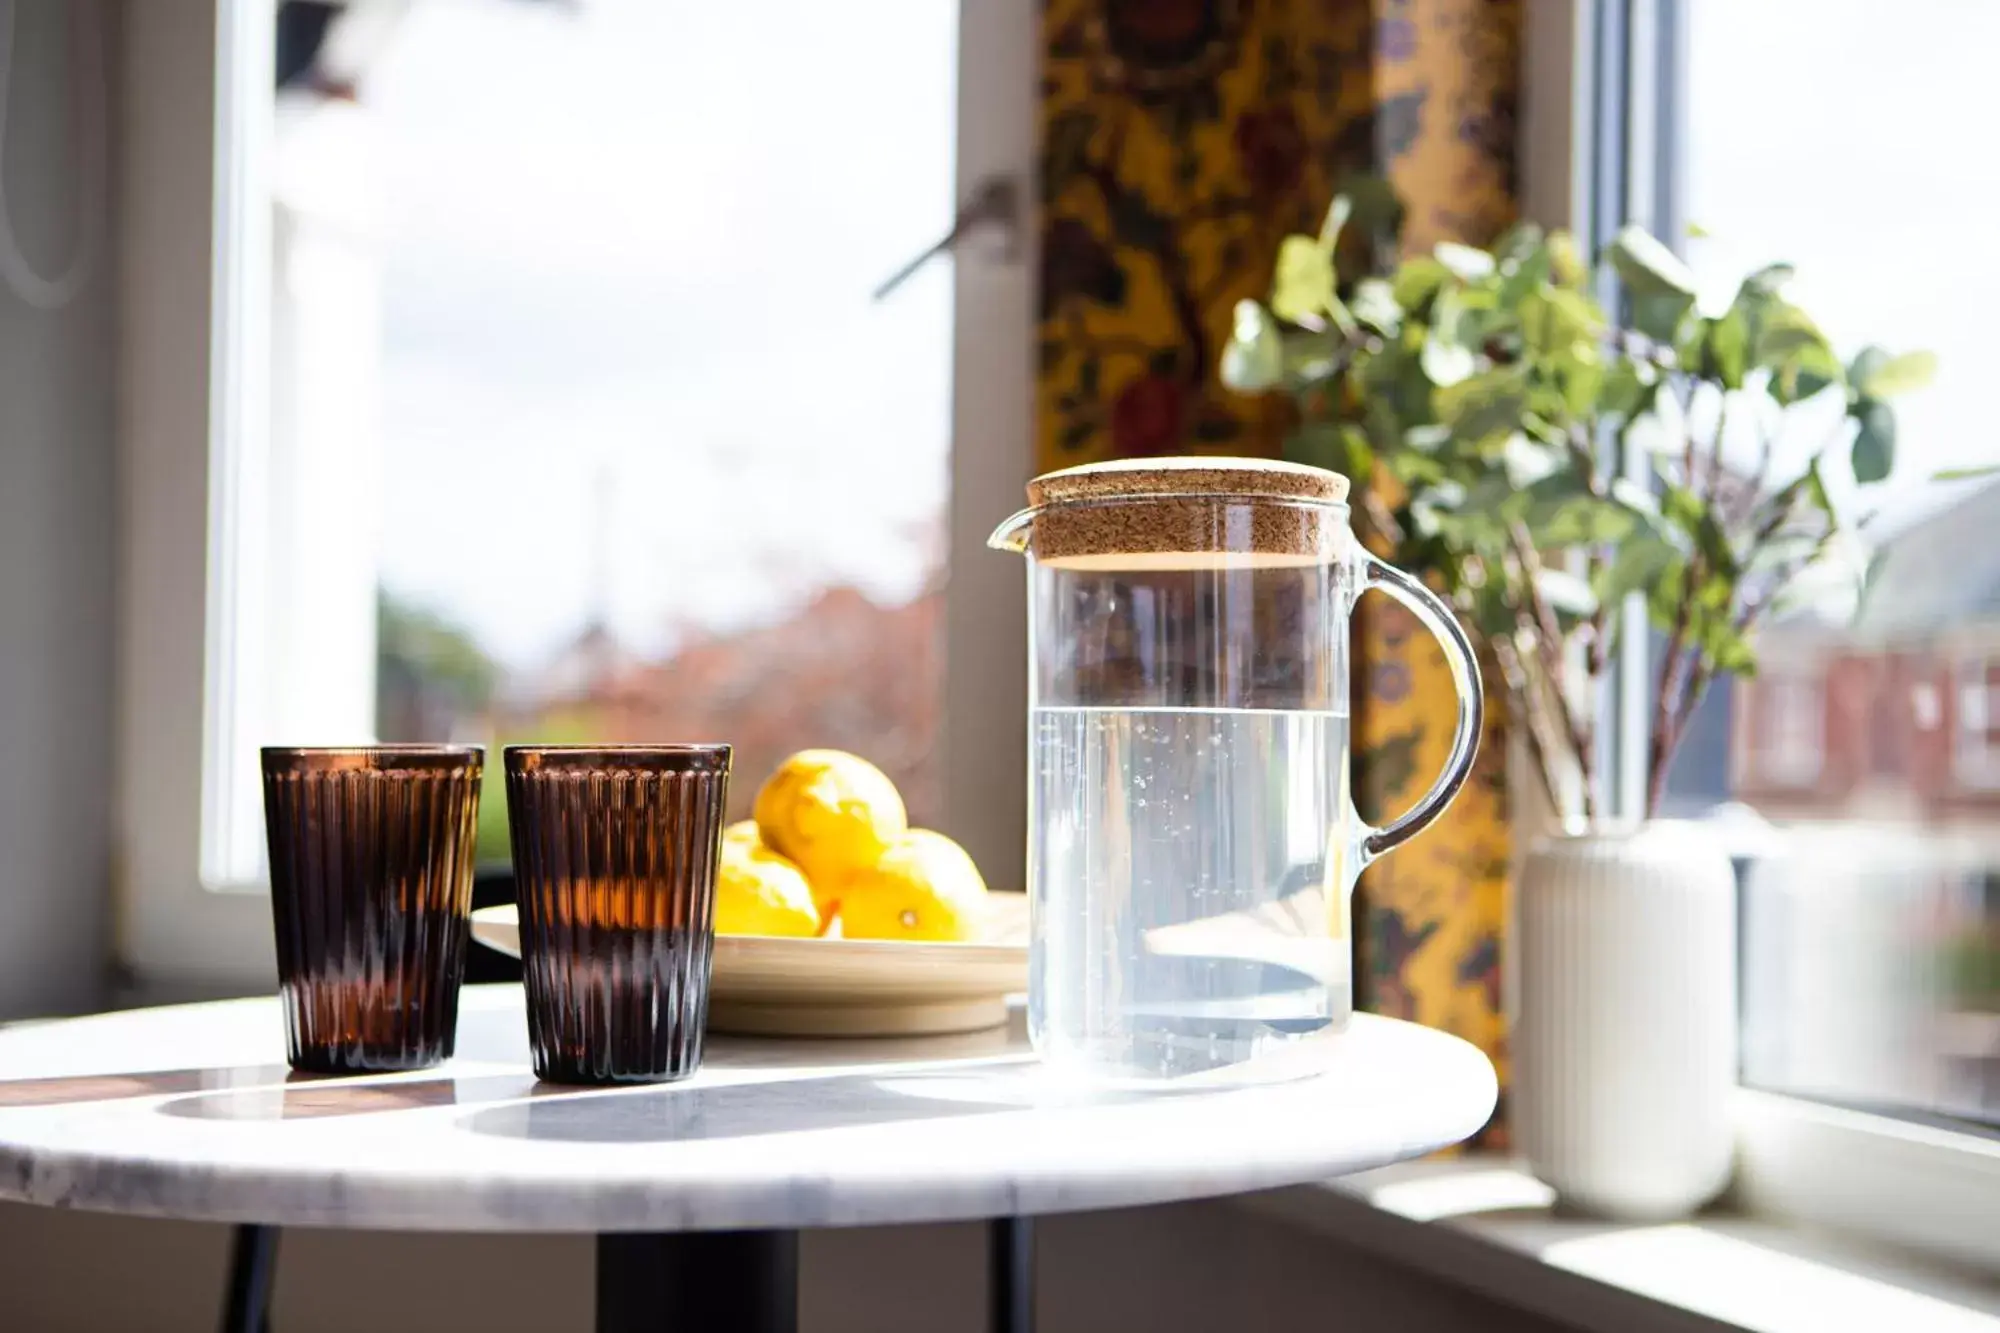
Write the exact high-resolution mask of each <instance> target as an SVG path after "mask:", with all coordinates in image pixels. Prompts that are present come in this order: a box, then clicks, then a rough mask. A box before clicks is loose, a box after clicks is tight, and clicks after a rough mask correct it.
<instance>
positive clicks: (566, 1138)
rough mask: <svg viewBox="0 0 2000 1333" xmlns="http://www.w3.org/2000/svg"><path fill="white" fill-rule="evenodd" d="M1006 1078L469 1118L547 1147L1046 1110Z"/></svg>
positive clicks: (506, 1109)
mask: <svg viewBox="0 0 2000 1333" xmlns="http://www.w3.org/2000/svg"><path fill="white" fill-rule="evenodd" d="M1011 1083H1012V1080H1011V1079H1009V1078H1006V1077H1004V1076H1003V1077H999V1078H996V1077H993V1076H990V1075H989V1076H987V1077H983V1078H974V1077H968V1076H966V1075H965V1074H963V1073H956V1074H954V1073H946V1072H941V1073H939V1074H938V1075H935V1076H933V1075H928V1074H923V1073H916V1074H904V1075H895V1076H884V1075H882V1074H880V1073H871V1074H835V1075H831V1076H828V1077H824V1078H797V1079H784V1080H781V1081H777V1082H757V1083H738V1084H723V1085H721V1086H703V1085H701V1084H679V1085H669V1086H663V1087H656V1088H646V1089H642V1090H628V1091H624V1092H622V1093H620V1094H618V1095H613V1096H594V1097H593V1096H583V1097H549V1096H543V1097H536V1098H534V1099H532V1100H530V1101H528V1102H525V1103H520V1104H515V1105H508V1106H496V1107H493V1108H492V1109H490V1110H485V1111H478V1112H475V1113H473V1114H472V1115H469V1116H466V1117H465V1118H464V1119H462V1120H461V1121H459V1124H460V1126H461V1127H462V1128H464V1129H467V1130H469V1131H471V1132H472V1133H474V1134H484V1135H489V1136H492V1137H495V1138H508V1139H530V1140H534V1141H537V1142H543V1143H666V1142H675V1141H683V1140H700V1139H746V1138H758V1137H761V1136H764V1135H770V1134H797V1133H806V1132H810V1131H813V1130H825V1129H846V1128H851V1127H854V1126H858V1125H880V1124H885V1123H893V1122H897V1121H917V1120H941V1119H946V1118H956V1117H961V1116H976V1115H997V1114H1000V1113H1002V1112H1006V1111H1018V1110H1022V1109H1025V1108H1027V1107H1030V1106H1034V1105H1037V1104H1038V1100H1037V1098H1036V1097H1035V1096H1034V1095H1033V1094H1032V1092H1027V1091H1023V1090H1018V1089H1016V1088H1014V1087H1012V1086H1010V1084H1011Z"/></svg>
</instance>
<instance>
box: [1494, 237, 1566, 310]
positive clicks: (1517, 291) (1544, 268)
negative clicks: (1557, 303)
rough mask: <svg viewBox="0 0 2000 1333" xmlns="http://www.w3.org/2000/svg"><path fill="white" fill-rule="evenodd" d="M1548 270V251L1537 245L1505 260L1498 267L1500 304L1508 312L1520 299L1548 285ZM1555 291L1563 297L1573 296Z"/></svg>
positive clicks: (1518, 303) (1519, 302)
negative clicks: (1524, 252)
mask: <svg viewBox="0 0 2000 1333" xmlns="http://www.w3.org/2000/svg"><path fill="white" fill-rule="evenodd" d="M1549 268H1550V265H1549V252H1548V249H1547V247H1545V246H1542V245H1539V244H1537V245H1536V246H1535V247H1534V248H1533V249H1531V250H1529V251H1528V252H1527V253H1526V254H1523V255H1520V256H1519V257H1515V258H1509V259H1507V260H1505V261H1504V262H1503V263H1502V264H1501V265H1500V292H1499V298H1500V304H1501V305H1502V306H1503V307H1505V308H1506V309H1508V310H1512V309H1514V308H1515V307H1516V306H1518V305H1520V304H1521V300H1522V298H1524V297H1526V296H1527V295H1528V294H1529V293H1530V292H1533V291H1535V290H1536V289H1538V288H1540V287H1542V286H1544V285H1546V284H1547V283H1548V280H1549ZM1557 290H1558V291H1560V292H1562V294H1563V295H1565V296H1573V295H1575V293H1573V292H1568V291H1563V290H1562V289H1560V288H1558V289H1557Z"/></svg>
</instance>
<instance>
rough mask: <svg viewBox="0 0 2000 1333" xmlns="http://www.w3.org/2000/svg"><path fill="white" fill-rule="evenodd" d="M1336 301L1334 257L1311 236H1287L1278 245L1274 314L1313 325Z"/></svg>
mask: <svg viewBox="0 0 2000 1333" xmlns="http://www.w3.org/2000/svg"><path fill="white" fill-rule="evenodd" d="M1333 302H1334V294H1333V256H1332V255H1330V254H1328V253H1327V252H1326V251H1325V250H1322V249H1321V248H1320V246H1319V242H1318V241H1316V240H1314V239H1313V238H1312V237H1310V236H1287V237H1286V238H1285V239H1284V241H1283V242H1281V243H1280V244H1279V246H1278V264H1277V271H1276V273H1275V275H1274V276H1273V278H1272V279H1271V313H1272V314H1274V315H1276V316H1277V317H1278V318H1279V319H1282V320H1285V321H1287V322H1289V323H1292V324H1313V323H1317V322H1318V321H1319V319H1320V318H1321V316H1323V315H1325V314H1327V313H1328V309H1329V307H1331V306H1332V304H1333Z"/></svg>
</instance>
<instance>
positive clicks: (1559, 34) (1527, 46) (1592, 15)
mask: <svg viewBox="0 0 2000 1333" xmlns="http://www.w3.org/2000/svg"><path fill="white" fill-rule="evenodd" d="M1689 3H1693V0H1549V2H1548V3H1538V4H1534V5H1530V6H1527V7H1526V10H1525V22H1526V25H1527V26H1526V32H1525V34H1524V44H1523V105H1522V117H1521V130H1520V145H1521V153H1522V164H1521V165H1522V172H1521V179H1522V212H1523V215H1524V216H1525V217H1528V218H1530V219H1532V220H1534V221H1537V222H1540V223H1542V224H1543V225H1545V226H1566V227H1569V228H1571V229H1572V230H1573V231H1575V232H1576V233H1577V234H1578V235H1579V236H1581V237H1584V238H1587V239H1593V240H1595V241H1596V242H1598V243H1601V242H1602V240H1603V239H1604V238H1606V237H1608V236H1609V235H1610V234H1611V232H1613V231H1615V230H1616V228H1617V226H1618V225H1620V224H1621V223H1623V222H1624V221H1625V220H1627V219H1631V220H1636V221H1640V222H1642V223H1644V224H1645V225H1647V226H1649V227H1650V228H1652V229H1653V230H1654V231H1655V233H1656V234H1658V235H1659V236H1660V237H1661V238H1662V239H1663V240H1667V241H1669V243H1674V242H1676V241H1677V240H1678V239H1679V237H1680V235H1681V234H1682V233H1683V231H1684V230H1685V219H1683V218H1681V217H1680V216H1679V209H1678V201H1677V198H1676V195H1677V194H1678V193H1679V182H1680V181H1681V180H1682V179H1683V178H1684V176H1683V173H1684V172H1685V169H1686V164H1685V160H1684V155H1683V147H1684V145H1683V143H1682V136H1681V134H1680V132H1679V125H1678V118H1677V115H1676V112H1675V109H1676V108H1677V107H1678V106H1680V105H1681V104H1682V102H1683V98H1684V94H1683V92H1682V90H1681V88H1682V84H1683V81H1684V80H1685V77H1686V56H1687V44H1686V40H1685V34H1686V28H1685V20H1686V14H1685V5H1687V4H1689ZM1621 64H1622V65H1623V66H1624V68H1625V69H1627V70H1629V77H1626V78H1624V80H1623V81H1622V83H1621V84H1619V85H1617V86H1610V87H1607V86H1605V82H1606V79H1605V77H1603V72H1604V71H1606V70H1613V71H1614V72H1613V73H1611V74H1610V75H1609V77H1610V78H1612V79H1617V78H1618V75H1617V73H1616V72H1615V67H1616V66H1619V65H1621ZM1614 140H1615V142H1614ZM1607 165H1609V166H1610V167H1611V168H1612V170H1609V171H1607V169H1606V168H1607ZM1628 614H1630V611H1629V609H1628ZM1626 630H1627V632H1626V633H1624V634H1623V635H1622V636H1621V643H1622V644H1623V645H1626V646H1625V647H1624V648H1623V649H1621V651H1622V652H1623V653H1625V654H1626V656H1625V657H1624V659H1623V660H1622V661H1621V662H1620V663H1619V664H1618V666H1617V669H1616V671H1615V673H1614V674H1615V681H1614V685H1613V688H1612V690H1611V691H1610V692H1609V697H1608V698H1607V699H1605V700H1604V701H1603V707H1604V708H1605V710H1606V712H1605V716H1606V719H1607V725H1606V726H1605V727H1604V728H1602V730H1603V731H1604V733H1606V735H1607V736H1608V737H1609V739H1610V746H1611V754H1610V755H1609V756H1608V758H1609V759H1610V763H1609V764H1607V765H1606V771H1608V772H1611V773H1613V774H1615V775H1617V776H1616V777H1615V779H1614V785H1615V786H1616V787H1617V788H1618V790H1616V791H1614V793H1613V802H1614V808H1617V809H1619V810H1621V811H1622V810H1632V809H1635V808H1636V807H1635V806H1634V805H1633V804H1632V802H1633V801H1635V800H1636V795H1637V793H1636V791H1635V790H1633V784H1634V783H1635V782H1636V779H1635V777H1634V774H1636V773H1637V772H1638V771H1639V770H1640V768H1641V767H1642V759H1643V755H1644V745H1645V730H1644V723H1643V720H1644V718H1645V716H1646V713H1647V711H1648V710H1647V705H1648V703H1649V701H1650V693H1651V689H1652V685H1651V680H1650V676H1649V674H1648V665H1647V661H1646V653H1645V643H1646V635H1645V630H1644V621H1643V620H1642V619H1641V620H1639V621H1638V622H1637V625H1636V626H1635V625H1634V624H1633V623H1632V622H1631V621H1628V622H1627V625H1626ZM1737 1106H1738V1108H1739V1110H1738V1114H1737V1127H1738V1144H1737V1147H1738V1164H1739V1172H1738V1183H1737V1189H1736V1197H1737V1200H1738V1202H1739V1203H1740V1204H1741V1205H1742V1206H1744V1207H1746V1208H1747V1209H1749V1210H1751V1211H1752V1212H1755V1213H1759V1214H1767V1215H1770V1216H1773V1217H1778V1218H1784V1219H1788V1220H1795V1221H1799V1222H1804V1223H1808V1224H1813V1225H1821V1226H1826V1227H1828V1228H1830V1229H1835V1230H1839V1231H1844V1232H1847V1233H1850V1234H1853V1235H1857V1236H1861V1237H1864V1238H1867V1239H1870V1240H1877V1241H1881V1242H1885V1243H1888V1244H1892V1245H1898V1246H1903V1247H1909V1248H1917V1249H1921V1250H1925V1251H1928V1252H1931V1253H1935V1254H1939V1255H1944V1256H1947V1257H1949V1258H1951V1259H1953V1260H1955V1261H1958V1262H1962V1263H1973V1264H1976V1265H1979V1266H1980V1267H1982V1268H1984V1269H1987V1270H1993V1269H2000V1142H1996V1141H1995V1140H1993V1139H1992V1138H1989V1137H1985V1136H1982V1135H1979V1134H1976V1133H1970V1132H1964V1133H1961V1132H1956V1131H1953V1130H1950V1129H1945V1128H1938V1127H1934V1126H1930V1125H1919V1124H1913V1123H1911V1122H1909V1121H1907V1120H1903V1119H1900V1118H1897V1117H1893V1116H1886V1115H1872V1114H1867V1113H1865V1112H1859V1111H1854V1110H1850V1109H1845V1108H1839V1107H1832V1106H1828V1105H1826V1104H1824V1103H1820V1102H1815V1101H1811V1100H1808V1099H1806V1098H1801V1097H1792V1096H1786V1095H1782V1094H1777V1093H1771V1092H1764V1091H1753V1090H1750V1089H1747V1088H1746V1089H1740V1090H1739V1092H1738V1094H1737Z"/></svg>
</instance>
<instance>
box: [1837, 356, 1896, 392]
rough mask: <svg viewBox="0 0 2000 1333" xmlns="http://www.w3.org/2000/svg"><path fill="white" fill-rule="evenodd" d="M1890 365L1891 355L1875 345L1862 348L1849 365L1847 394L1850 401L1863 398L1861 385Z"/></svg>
mask: <svg viewBox="0 0 2000 1333" xmlns="http://www.w3.org/2000/svg"><path fill="white" fill-rule="evenodd" d="M1887 364H1889V354H1888V353H1887V352H1885V351H1883V350H1882V349H1881V348H1879V347H1877V346H1875V345H1874V344H1872V343H1871V344H1869V345H1868V346H1866V347H1864V348H1862V349H1861V350H1860V351H1858V352H1856V353H1855V354H1854V359H1853V360H1852V361H1850V362H1848V363H1847V393H1848V397H1849V398H1850V399H1858V398H1860V397H1861V392H1862V391H1861V385H1862V383H1863V382H1864V381H1865V380H1867V379H1868V378H1869V377H1871V376H1872V375H1874V374H1875V372H1876V371H1878V370H1880V369H1881V368H1882V367H1883V366H1885V365H1887Z"/></svg>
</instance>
